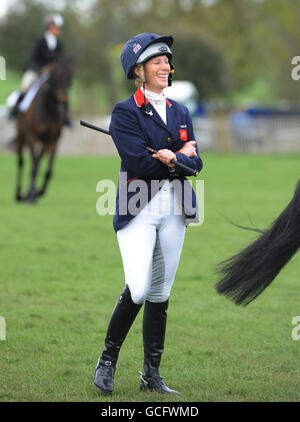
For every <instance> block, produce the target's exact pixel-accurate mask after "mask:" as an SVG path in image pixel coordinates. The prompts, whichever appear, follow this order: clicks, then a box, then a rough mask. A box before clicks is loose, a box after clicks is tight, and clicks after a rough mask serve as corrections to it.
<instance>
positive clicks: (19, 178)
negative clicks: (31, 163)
mask: <svg viewBox="0 0 300 422" xmlns="http://www.w3.org/2000/svg"><path fill="white" fill-rule="evenodd" d="M17 154H18V170H17V188H16V197H15V198H16V201H22V199H23V198H22V194H21V186H22V173H23V171H22V170H23V164H24V160H23V148H22V147H18V150H17Z"/></svg>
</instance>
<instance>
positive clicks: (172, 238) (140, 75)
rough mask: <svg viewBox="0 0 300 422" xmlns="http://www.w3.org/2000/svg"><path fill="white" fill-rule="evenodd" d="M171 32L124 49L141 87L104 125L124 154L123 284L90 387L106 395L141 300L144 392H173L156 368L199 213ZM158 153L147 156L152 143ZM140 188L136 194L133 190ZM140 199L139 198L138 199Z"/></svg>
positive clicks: (195, 159) (118, 220)
mask: <svg viewBox="0 0 300 422" xmlns="http://www.w3.org/2000/svg"><path fill="white" fill-rule="evenodd" d="M172 43H173V37H172V36H168V37H161V36H159V35H157V34H151V33H143V34H139V35H137V36H135V37H133V38H131V39H130V40H129V41H127V43H126V44H125V46H124V47H123V50H122V54H121V61H122V65H123V68H124V71H125V74H126V77H127V78H128V79H135V80H136V84H137V86H138V89H137V91H136V93H135V94H134V95H133V96H131V97H130V98H128V99H126V100H125V101H122V102H120V103H118V104H116V105H115V107H114V109H113V112H112V117H111V124H110V128H109V131H110V133H111V135H112V138H113V141H114V143H115V145H116V147H117V149H118V152H119V155H120V158H121V172H120V178H119V188H118V193H117V201H116V213H115V216H114V229H115V231H116V233H117V238H118V243H119V247H120V252H121V256H122V261H123V268H124V274H125V288H124V290H123V291H122V293H121V296H120V298H119V300H118V301H117V304H116V306H115V308H114V310H113V313H112V316H111V319H110V322H109V325H108V329H107V333H106V338H105V344H104V349H103V351H102V354H101V356H100V358H99V360H98V363H97V366H96V369H95V373H94V386H95V388H96V389H97V390H98V391H100V392H104V393H111V392H112V391H113V388H114V373H115V369H116V363H117V359H118V355H119V351H120V348H121V346H122V344H123V341H124V340H125V337H126V335H127V333H128V331H129V329H130V327H131V325H132V323H133V321H134V319H135V318H136V316H137V314H138V312H139V310H140V309H141V307H142V305H143V304H144V315H143V345H144V372H143V373H141V377H140V378H141V385H140V388H141V390H150V391H156V392H159V393H170V394H178V392H177V391H175V390H172V389H170V388H169V387H167V386H166V385H165V383H164V382H163V380H162V377H161V376H160V374H159V366H160V360H161V356H162V353H163V350H164V339H165V331H166V319H167V308H168V299H169V295H170V291H171V288H172V284H173V281H174V278H175V274H176V271H177V267H178V263H179V260H180V255H181V249H182V245H183V241H184V235H185V230H186V225H187V224H188V223H189V221H195V219H197V207H196V203H197V201H196V198H195V193H194V191H193V190H192V188H191V185H190V183H189V182H188V181H187V180H186V178H185V176H189V175H191V173H189V172H188V171H186V170H182V168H181V167H179V166H178V165H177V164H178V163H182V164H185V165H186V166H189V167H190V168H192V169H194V170H197V171H200V170H201V168H202V160H201V158H200V157H199V155H198V149H197V145H196V142H195V141H194V133H193V127H192V121H191V117H190V114H189V111H188V109H187V108H186V107H185V106H183V105H181V104H178V103H176V102H175V101H172V102H171V101H169V100H168V99H167V98H166V97H165V96H164V94H163V89H164V88H166V87H167V86H168V85H171V78H172V74H173V65H172V63H171V60H172V52H171V50H170V47H171V45H172ZM147 148H152V149H154V150H156V151H157V152H156V153H154V154H151V153H150V152H149V149H147ZM137 192H138V193H137ZM137 198H138V199H137Z"/></svg>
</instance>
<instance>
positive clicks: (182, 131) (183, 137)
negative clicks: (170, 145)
mask: <svg viewBox="0 0 300 422" xmlns="http://www.w3.org/2000/svg"><path fill="white" fill-rule="evenodd" d="M179 136H180V140H181V141H187V130H186V129H179Z"/></svg>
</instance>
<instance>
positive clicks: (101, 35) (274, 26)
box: [0, 0, 300, 111]
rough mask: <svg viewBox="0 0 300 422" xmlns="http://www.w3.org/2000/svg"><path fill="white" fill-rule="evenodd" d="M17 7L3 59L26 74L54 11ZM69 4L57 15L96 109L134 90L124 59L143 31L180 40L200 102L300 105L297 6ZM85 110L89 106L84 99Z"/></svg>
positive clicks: (4, 32)
mask: <svg viewBox="0 0 300 422" xmlns="http://www.w3.org/2000/svg"><path fill="white" fill-rule="evenodd" d="M17 3H18V7H13V8H11V9H9V11H8V13H7V15H6V16H5V17H4V18H2V20H1V21H0V54H1V55H2V56H4V57H5V58H6V62H7V66H8V68H9V69H13V70H15V71H17V72H22V71H23V70H24V68H25V66H26V62H27V57H28V51H29V48H30V45H31V43H32V40H33V38H34V37H35V36H36V35H37V34H38V33H40V32H41V31H42V26H41V23H42V19H43V16H44V15H45V14H47V13H49V12H54V11H55V10H53V8H50V7H51V3H49V2H41V1H37V0H18V2H17ZM85 3H86V2H85ZM60 4H61V3H60ZM64 4H65V7H64V9H63V10H57V11H58V12H59V13H61V14H62V15H63V17H64V20H65V25H64V29H63V33H62V38H63V40H64V43H65V46H66V50H67V51H68V52H70V53H72V54H74V55H75V56H76V79H78V83H77V84H78V86H79V85H80V86H81V87H82V90H81V91H82V93H85V94H86V97H87V98H91V95H95V92H97V93H96V95H100V96H101V98H99V99H98V98H97V99H95V100H94V102H95V103H96V105H95V107H96V109H98V110H99V107H98V106H97V104H98V103H100V104H101V107H102V108H103V109H104V110H107V111H109V110H110V109H111V107H112V106H113V104H114V103H115V102H116V101H119V100H121V99H122V98H124V96H126V95H128V94H129V93H131V92H132V91H133V90H134V85H133V83H132V82H128V81H126V80H125V78H124V74H123V70H122V67H121V63H120V53H121V49H122V46H123V44H124V42H125V41H126V40H127V39H128V38H129V37H131V36H133V35H135V34H137V33H140V32H156V33H159V34H162V35H166V34H173V35H174V37H175V43H174V46H173V52H174V60H173V61H174V65H175V70H176V73H175V78H176V79H177V80H178V79H188V80H190V81H192V82H194V84H195V85H196V86H197V88H198V90H199V95H200V98H199V100H200V101H204V100H207V99H212V98H220V97H221V98H222V99H229V100H232V99H233V98H240V99H241V101H242V100H243V92H247V95H248V96H249V92H251V95H252V100H253V101H255V100H261V97H263V95H259V96H258V97H256V93H257V92H258V91H259V92H260V94H261V93H263V92H264V91H265V92H268V93H269V95H267V96H266V97H265V100H266V101H268V102H271V103H274V102H278V101H280V100H287V101H292V102H298V101H299V97H300V91H299V89H297V88H298V86H297V82H296V81H294V80H292V78H291V70H292V65H291V60H292V58H293V57H294V56H296V55H299V45H300V32H299V19H300V1H299V0H294V1H292V0H226V1H220V0H219V1H217V0H215V1H211V2H207V1H204V0H174V1H170V0H94V1H90V6H89V7H86V8H83V2H81V1H79V0H74V1H72V2H70V1H65V3H64ZM209 4H210V6H208V5H209ZM52 5H53V3H52ZM257 81H259V82H257ZM96 86H98V88H96ZM257 86H260V87H263V89H259V90H257ZM99 87H100V88H99ZM252 87H255V88H254V89H252ZM76 95H77V94H76ZM80 103H81V104H83V105H84V106H85V100H84V95H83V97H82V98H81V97H80ZM78 105H80V104H78ZM91 107H92V106H91Z"/></svg>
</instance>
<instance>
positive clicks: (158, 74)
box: [135, 55, 171, 94]
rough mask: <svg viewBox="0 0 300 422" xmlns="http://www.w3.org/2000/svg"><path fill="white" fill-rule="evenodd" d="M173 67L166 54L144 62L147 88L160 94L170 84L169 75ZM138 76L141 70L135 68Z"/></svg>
mask: <svg viewBox="0 0 300 422" xmlns="http://www.w3.org/2000/svg"><path fill="white" fill-rule="evenodd" d="M170 70H171V67H170V63H169V59H168V57H167V56H166V55H162V56H156V57H153V58H152V59H149V60H148V61H147V62H146V63H144V74H145V80H146V83H145V88H146V89H148V90H149V91H152V92H156V93H158V94H160V93H161V92H162V90H163V89H164V88H166V87H167V86H168V77H169V73H170ZM135 71H136V73H137V74H138V76H141V75H140V70H139V69H136V70H135Z"/></svg>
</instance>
